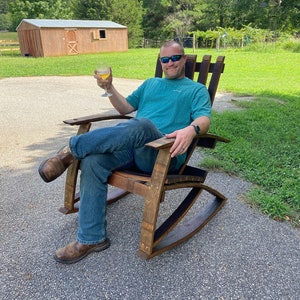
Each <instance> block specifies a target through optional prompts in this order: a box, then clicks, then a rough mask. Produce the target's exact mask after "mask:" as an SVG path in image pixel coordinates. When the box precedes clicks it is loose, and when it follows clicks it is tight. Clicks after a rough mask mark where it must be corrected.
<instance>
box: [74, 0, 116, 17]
mask: <svg viewBox="0 0 300 300" xmlns="http://www.w3.org/2000/svg"><path fill="white" fill-rule="evenodd" d="M111 2H112V1H110V0H101V1H99V0H77V1H75V3H74V16H75V18H76V19H80V20H110V19H111V9H112V8H111V7H112V5H111ZM120 2H121V1H120Z"/></svg>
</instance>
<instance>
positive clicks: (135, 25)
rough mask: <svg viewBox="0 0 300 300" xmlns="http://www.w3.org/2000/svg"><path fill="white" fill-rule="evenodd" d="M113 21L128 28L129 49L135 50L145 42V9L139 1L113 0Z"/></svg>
mask: <svg viewBox="0 0 300 300" xmlns="http://www.w3.org/2000/svg"><path fill="white" fill-rule="evenodd" d="M111 6H112V10H111V19H112V21H114V22H117V23H120V24H122V25H125V26H127V28H128V40H129V47H130V48H135V47H138V46H140V45H141V44H142V40H143V28H142V21H143V7H142V1H139V0H127V1H120V0H112V1H111Z"/></svg>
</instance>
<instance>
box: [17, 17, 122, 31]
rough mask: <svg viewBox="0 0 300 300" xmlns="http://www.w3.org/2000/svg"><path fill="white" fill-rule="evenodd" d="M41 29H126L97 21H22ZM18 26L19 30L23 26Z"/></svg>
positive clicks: (109, 22)
mask: <svg viewBox="0 0 300 300" xmlns="http://www.w3.org/2000/svg"><path fill="white" fill-rule="evenodd" d="M22 22H26V23H29V24H31V25H33V26H36V27H39V28H66V27H67V28H68V27H70V28H74V27H75V28H126V26H123V25H121V24H118V23H115V22H112V21H97V20H91V21H90V20H52V19H48V20H47V19H23V20H22V21H21V23H22ZM21 23H20V24H19V25H18V27H17V29H18V28H19V26H20V25H21Z"/></svg>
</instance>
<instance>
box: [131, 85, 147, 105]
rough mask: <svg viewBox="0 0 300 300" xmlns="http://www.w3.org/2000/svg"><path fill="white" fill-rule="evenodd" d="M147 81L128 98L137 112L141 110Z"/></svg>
mask: <svg viewBox="0 0 300 300" xmlns="http://www.w3.org/2000/svg"><path fill="white" fill-rule="evenodd" d="M146 81H147V80H146ZM146 81H144V82H143V83H142V84H141V85H140V86H139V87H138V88H137V89H136V90H135V91H133V92H132V94H130V95H129V96H127V97H126V100H127V101H128V102H129V104H130V105H131V106H132V107H133V108H134V109H135V110H137V109H138V108H139V103H140V100H141V98H142V95H143V93H144V90H145V86H146Z"/></svg>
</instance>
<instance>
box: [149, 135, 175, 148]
mask: <svg viewBox="0 0 300 300" xmlns="http://www.w3.org/2000/svg"><path fill="white" fill-rule="evenodd" d="M174 141H175V139H167V138H166V137H162V138H159V139H157V140H154V141H152V142H149V143H147V144H146V146H148V147H152V148H155V149H165V148H170V147H171V146H172V145H173V143H174Z"/></svg>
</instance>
